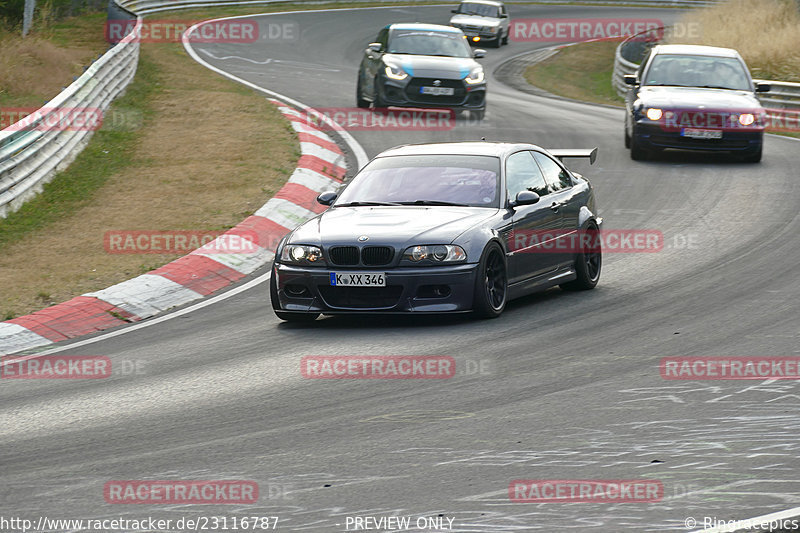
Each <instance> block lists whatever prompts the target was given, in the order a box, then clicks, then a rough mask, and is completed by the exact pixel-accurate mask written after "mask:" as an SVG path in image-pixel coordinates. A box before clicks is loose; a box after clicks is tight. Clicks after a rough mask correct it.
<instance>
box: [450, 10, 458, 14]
mask: <svg viewBox="0 0 800 533" xmlns="http://www.w3.org/2000/svg"><path fill="white" fill-rule="evenodd" d="M450 13H458V9H451V10H450Z"/></svg>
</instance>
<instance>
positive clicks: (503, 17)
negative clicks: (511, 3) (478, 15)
mask: <svg viewBox="0 0 800 533" xmlns="http://www.w3.org/2000/svg"><path fill="white" fill-rule="evenodd" d="M500 18H501V19H507V18H508V14H507V13H500Z"/></svg>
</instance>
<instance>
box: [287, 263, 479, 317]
mask: <svg viewBox="0 0 800 533" xmlns="http://www.w3.org/2000/svg"><path fill="white" fill-rule="evenodd" d="M477 268H478V265H477V264H475V263H472V264H465V265H456V266H437V267H428V268H385V269H381V268H357V269H352V268H350V269H347V268H331V269H328V268H324V269H323V268H306V267H297V266H289V265H282V264H279V263H278V264H276V265H275V266H274V267H273V270H272V275H273V276H276V285H277V288H278V301H279V306H280V309H281V310H283V311H293V312H299V313H324V314H331V315H332V314H353V313H370V314H372V313H457V312H467V311H470V310H471V309H472V302H473V291H474V287H475V275H476V272H477ZM332 271H336V272H338V273H342V272H347V271H357V272H384V273H385V274H386V287H333V286H331V285H330V273H331V272H332ZM444 287H447V289H446V290H445V289H444ZM437 291H438V292H437Z"/></svg>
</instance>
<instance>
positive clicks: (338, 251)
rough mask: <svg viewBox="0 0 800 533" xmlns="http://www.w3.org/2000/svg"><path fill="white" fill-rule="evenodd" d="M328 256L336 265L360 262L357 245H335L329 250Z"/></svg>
mask: <svg viewBox="0 0 800 533" xmlns="http://www.w3.org/2000/svg"><path fill="white" fill-rule="evenodd" d="M328 258H329V259H330V260H331V263H333V264H334V265H341V266H354V265H357V264H358V247H357V246H334V247H332V248H331V249H330V250H328Z"/></svg>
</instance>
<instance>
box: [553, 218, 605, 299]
mask: <svg viewBox="0 0 800 533" xmlns="http://www.w3.org/2000/svg"><path fill="white" fill-rule="evenodd" d="M585 231H586V233H588V234H590V235H591V234H592V233H595V234H596V233H597V226H596V225H595V224H594V222H591V223H590V224H589V225H588V226H587V227H586V230H585ZM590 243H591V244H590V245H591V248H590V249H589V250H585V249H584V250H581V252H580V253H578V254H577V255H576V256H575V273H576V274H577V275H578V277H577V278H576V279H575V280H573V281H570V282H568V283H562V284H561V285H560V287H561V288H562V289H563V290H565V291H588V290H591V289H594V288H595V287H596V286H597V282H598V281H600V271H601V270H602V267H603V249H602V247H601V244H600V239H599V238H598V239H594V238H592V239H591V240H590Z"/></svg>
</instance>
